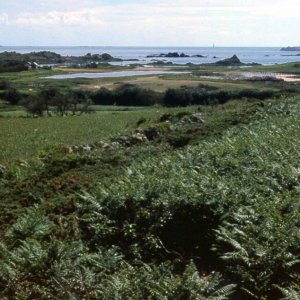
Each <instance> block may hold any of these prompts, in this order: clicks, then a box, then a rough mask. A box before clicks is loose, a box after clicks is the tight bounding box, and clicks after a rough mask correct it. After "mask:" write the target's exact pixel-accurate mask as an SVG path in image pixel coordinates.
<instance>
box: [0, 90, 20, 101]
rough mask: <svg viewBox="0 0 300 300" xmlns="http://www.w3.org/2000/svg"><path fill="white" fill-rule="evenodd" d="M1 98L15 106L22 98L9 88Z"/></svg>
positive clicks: (18, 93)
mask: <svg viewBox="0 0 300 300" xmlns="http://www.w3.org/2000/svg"><path fill="white" fill-rule="evenodd" d="M2 98H3V99H4V100H6V101H7V102H9V103H10V104H12V105H16V104H18V102H19V101H20V100H21V99H22V98H23V95H22V94H21V93H20V92H18V91H17V90H16V89H15V88H9V89H8V90H6V91H4V93H3V94H2Z"/></svg>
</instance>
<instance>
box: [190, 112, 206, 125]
mask: <svg viewBox="0 0 300 300" xmlns="http://www.w3.org/2000/svg"><path fill="white" fill-rule="evenodd" d="M190 120H191V121H192V122H193V123H204V121H203V117H202V114H201V113H195V114H192V115H191V116H190Z"/></svg>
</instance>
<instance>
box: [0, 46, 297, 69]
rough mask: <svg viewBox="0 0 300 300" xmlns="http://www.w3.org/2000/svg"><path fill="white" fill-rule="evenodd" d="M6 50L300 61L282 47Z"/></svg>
mask: <svg viewBox="0 0 300 300" xmlns="http://www.w3.org/2000/svg"><path fill="white" fill-rule="evenodd" d="M4 51H16V52H19V53H28V52H32V51H53V52H56V53H59V54H62V55H74V56H79V55H85V54H87V53H92V54H96V53H99V54H101V53H109V54H111V55H112V56H114V57H119V58H122V59H139V62H137V63H140V64H145V63H148V62H150V61H151V58H146V56H147V55H153V54H160V53H168V52H178V53H182V52H183V53H185V54H188V55H197V54H201V55H204V56H206V57H205V58H196V57H188V58H166V60H167V61H171V62H174V63H178V64H186V63H188V62H191V63H195V64H201V63H211V62H215V61H217V60H220V59H224V58H227V57H231V56H232V55H234V54H236V55H237V56H238V57H239V58H240V59H241V61H242V62H244V63H252V62H256V63H260V64H264V65H270V64H276V63H278V64H279V63H286V62H294V61H300V56H286V55H295V54H298V53H297V52H287V51H280V48H273V47H272V48H271V47H267V48H257V47H256V48H255V47H253V48H252V47H251V48H250V47H243V48H238V47H215V48H213V47H85V46H82V47H44V46H40V47H24V46H18V47H6V46H2V47H0V52H4ZM214 57H216V58H214ZM118 64H124V63H118ZM125 64H126V63H125Z"/></svg>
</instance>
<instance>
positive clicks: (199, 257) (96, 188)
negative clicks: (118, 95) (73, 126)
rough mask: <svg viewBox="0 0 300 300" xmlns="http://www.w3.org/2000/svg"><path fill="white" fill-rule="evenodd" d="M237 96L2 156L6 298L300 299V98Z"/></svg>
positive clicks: (0, 264)
mask: <svg viewBox="0 0 300 300" xmlns="http://www.w3.org/2000/svg"><path fill="white" fill-rule="evenodd" d="M77 96H78V97H79V96H80V95H77ZM237 103H238V102H235V103H229V104H227V105H225V106H223V107H213V108H206V109H207V110H204V109H203V111H204V112H202V113H201V114H200V113H199V112H197V113H193V112H189V111H188V109H189V110H190V108H188V109H186V110H187V111H186V112H181V113H174V112H173V113H167V114H165V115H163V116H162V117H161V118H159V119H158V120H157V121H152V122H151V120H147V121H146V122H144V123H142V126H141V128H139V129H138V133H140V134H142V133H144V134H145V135H146V133H147V132H148V134H149V137H150V136H151V134H152V135H153V136H154V135H157V136H156V137H154V138H153V139H152V140H151V141H145V142H143V143H140V144H135V145H132V144H131V145H129V146H126V145H125V146H123V145H122V144H120V143H119V144H118V143H117V144H116V142H115V141H116V140H118V139H117V138H116V139H113V140H112V141H107V144H108V145H105V147H104V146H103V144H102V143H99V144H95V145H94V146H93V147H90V148H91V149H88V150H86V149H84V147H79V146H77V147H52V148H51V149H47V150H46V151H44V152H42V153H40V155H39V157H38V158H36V159H34V160H32V161H28V162H26V163H25V162H22V166H21V165H17V166H10V167H7V168H5V167H2V173H1V174H2V175H1V178H0V196H1V198H2V200H1V203H0V205H1V210H0V216H1V218H0V225H1V226H0V231H1V237H0V239H1V244H0V297H1V298H3V299H24V298H25V299H45V298H50V299H83V298H85V299H159V300H160V299H167V300H169V299H170V300H171V299H172V300H173V299H180V300H181V299H182V300H185V299H191V300H192V299H200V300H204V299H211V300H213V299H215V300H217V299H267V300H278V299H298V298H299V290H300V289H299V282H300V275H299V261H300V248H299V238H300V236H299V227H300V224H299V216H300V205H299V186H300V171H299V169H300V165H299V161H300V142H299V141H300V121H299V120H300V118H299V111H300V110H299V99H298V98H295V99H293V98H291V99H286V101H285V103H281V102H279V101H277V102H271V101H266V102H258V103H250V104H248V105H247V106H246V104H244V105H245V107H246V108H245V107H242V106H238V107H237V105H238V104H237ZM208 111H209V113H207V112H208ZM211 115H214V118H212V119H210V118H209V116H211ZM233 119H234V123H236V125H239V126H235V127H232V120H233ZM143 127H144V128H143ZM230 127H231V128H230ZM229 128H230V129H229ZM221 129H222V131H221ZM201 130H207V131H209V130H210V133H209V134H210V135H209V136H207V137H209V138H203V139H200V140H198V143H196V142H195V140H194V139H196V136H198V138H199V136H200V135H201V134H203V131H201ZM215 131H216V132H217V133H218V134H216V132H215ZM135 133H136V132H135ZM220 133H222V135H221V134H220ZM181 134H182V137H184V136H185V135H186V136H188V137H191V138H192V139H193V142H194V143H189V144H188V146H187V147H184V148H182V149H177V150H174V149H173V148H172V147H169V146H168V145H166V144H164V142H167V141H168V138H170V136H171V135H174V137H176V135H178V138H179V139H180V138H181ZM129 136H130V135H129ZM129 136H128V137H126V138H129ZM149 140H150V138H149ZM231 283H234V285H232V284H231Z"/></svg>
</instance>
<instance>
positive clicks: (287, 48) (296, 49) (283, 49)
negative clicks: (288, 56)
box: [280, 46, 300, 51]
mask: <svg viewBox="0 0 300 300" xmlns="http://www.w3.org/2000/svg"><path fill="white" fill-rule="evenodd" d="M280 51H300V46H297V47H284V48H281V49H280Z"/></svg>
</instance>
